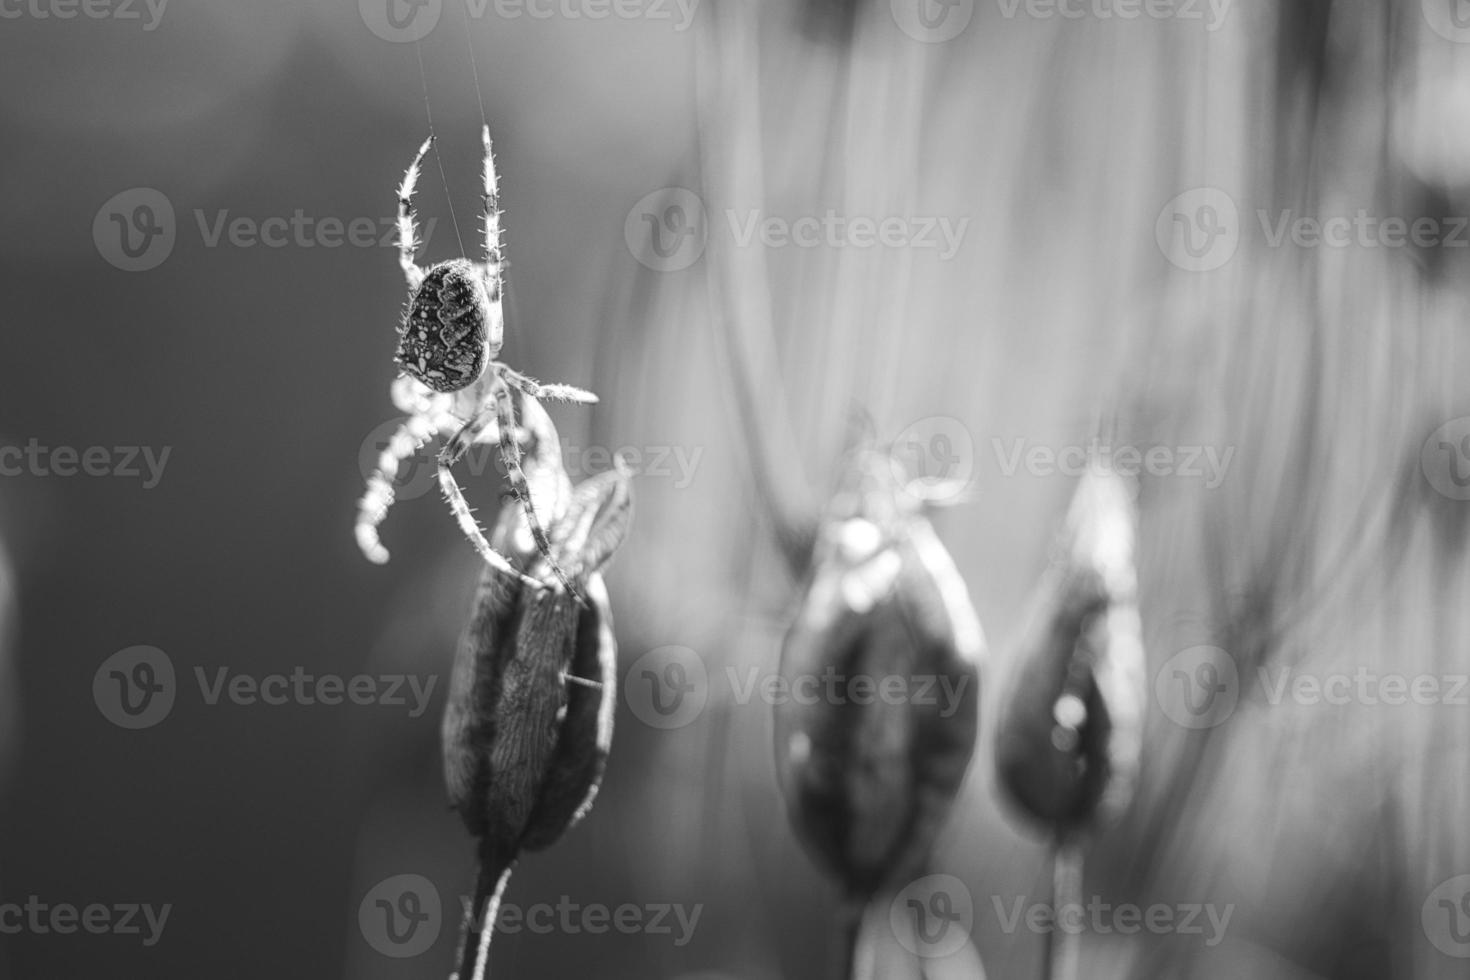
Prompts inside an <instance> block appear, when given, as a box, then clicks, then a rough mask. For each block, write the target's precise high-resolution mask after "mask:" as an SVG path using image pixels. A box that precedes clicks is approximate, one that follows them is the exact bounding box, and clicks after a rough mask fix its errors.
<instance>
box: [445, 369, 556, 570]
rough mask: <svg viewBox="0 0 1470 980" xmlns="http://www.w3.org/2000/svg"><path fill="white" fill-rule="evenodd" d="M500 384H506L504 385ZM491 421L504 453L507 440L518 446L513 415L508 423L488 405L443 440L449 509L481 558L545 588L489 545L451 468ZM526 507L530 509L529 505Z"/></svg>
mask: <svg viewBox="0 0 1470 980" xmlns="http://www.w3.org/2000/svg"><path fill="white" fill-rule="evenodd" d="M497 387H499V388H501V389H503V388H504V386H503V385H499V386H497ZM491 423H498V424H497V428H498V429H499V432H500V451H501V453H502V454H503V453H504V452H505V447H506V445H507V444H509V445H510V446H512V447H514V446H515V444H516V436H515V431H514V429H515V421H514V419H511V420H510V423H509V427H507V425H506V423H505V422H504V421H503V420H501V419H500V417H499V413H498V409H497V407H492V406H486V407H485V408H484V409H482V410H481V411H480V412H479V413H477V414H476V415H475V417H474V418H472V419H470V420H469V421H468V422H466V423H465V424H464V426H463V427H462V428H460V430H459V431H458V432H456V433H455V434H454V437H453V438H451V439H450V440H449V441H448V442H447V443H445V444H444V448H443V449H441V450H439V488H440V489H441V490H443V491H444V498H445V499H446V500H448V501H449V510H450V513H452V514H454V519H455V520H456V521H458V522H459V529H460V531H462V532H463V533H464V536H465V537H466V538H469V541H470V544H472V545H474V547H475V551H477V552H478V553H479V555H480V557H481V558H483V559H484V560H485V561H486V562H487V563H488V564H489V565H490V566H491V567H492V568H494V569H495V570H496V571H498V572H501V573H503V574H505V575H509V576H512V577H513V578H517V579H519V580H520V581H521V582H523V583H525V584H526V585H530V586H531V587H533V588H537V589H541V588H545V586H544V585H542V584H541V583H540V582H538V581H536V580H535V579H534V578H532V577H531V576H529V575H526V574H524V573H523V572H518V571H516V570H515V568H513V567H512V566H511V564H510V562H509V561H507V560H506V559H505V556H503V555H501V554H500V552H498V551H496V550H495V549H494V548H492V547H490V542H489V541H487V540H485V532H484V531H482V530H480V525H479V522H477V521H476V520H475V515H474V514H473V513H472V512H471V511H470V505H469V504H468V503H467V502H466V501H465V499H464V492H463V491H462V490H460V488H459V483H458V481H456V480H455V479H454V473H453V472H452V470H451V469H450V468H451V467H452V466H454V464H455V463H457V462H459V460H460V459H461V458H462V457H463V456H464V454H465V453H466V452H467V451H468V450H469V448H470V446H472V445H473V444H474V443H475V442H476V441H478V440H479V438H480V435H481V434H482V433H483V432H484V431H485V429H486V428H487V427H488V426H490V424H491ZM527 510H528V511H529V508H527Z"/></svg>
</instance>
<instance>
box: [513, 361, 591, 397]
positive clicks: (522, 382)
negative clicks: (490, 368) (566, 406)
mask: <svg viewBox="0 0 1470 980" xmlns="http://www.w3.org/2000/svg"><path fill="white" fill-rule="evenodd" d="M501 373H502V374H503V375H504V376H505V380H506V381H507V382H509V383H510V384H512V385H515V387H516V388H518V389H519V390H520V391H523V392H525V393H526V394H528V395H530V396H531V397H532V398H549V399H551V400H553V401H559V402H576V403H577V404H579V405H595V404H596V403H597V396H596V395H594V394H593V393H592V392H590V391H587V390H585V389H582V388H578V387H575V386H574V385H563V384H542V383H541V382H540V381H537V380H536V379H535V378H532V377H528V376H526V375H524V374H521V373H520V372H519V371H513V370H511V369H510V368H508V367H504V366H502V368H501Z"/></svg>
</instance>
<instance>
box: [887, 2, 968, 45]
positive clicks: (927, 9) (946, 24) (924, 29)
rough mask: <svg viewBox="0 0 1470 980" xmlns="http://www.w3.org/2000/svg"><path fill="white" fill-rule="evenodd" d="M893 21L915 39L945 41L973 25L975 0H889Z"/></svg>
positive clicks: (934, 42)
mask: <svg viewBox="0 0 1470 980" xmlns="http://www.w3.org/2000/svg"><path fill="white" fill-rule="evenodd" d="M888 6H889V10H890V11H891V12H892V14H893V22H894V23H895V24H897V25H898V29H899V30H901V31H903V32H904V33H905V34H907V35H908V36H909V37H911V38H913V39H914V40H915V41H921V42H923V43H924V44H941V43H943V42H945V41H951V40H953V39H954V38H956V37H959V36H960V34H961V33H962V32H963V31H964V29H965V28H966V27H969V26H970V18H971V17H974V16H975V0H889V4H888Z"/></svg>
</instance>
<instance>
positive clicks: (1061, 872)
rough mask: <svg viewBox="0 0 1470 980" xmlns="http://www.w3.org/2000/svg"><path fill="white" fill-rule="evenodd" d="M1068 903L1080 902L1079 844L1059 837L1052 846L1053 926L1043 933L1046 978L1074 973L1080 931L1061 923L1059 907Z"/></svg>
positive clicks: (1066, 979)
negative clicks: (1065, 926)
mask: <svg viewBox="0 0 1470 980" xmlns="http://www.w3.org/2000/svg"><path fill="white" fill-rule="evenodd" d="M1070 905H1076V906H1077V907H1078V908H1081V906H1082V847H1081V845H1080V844H1079V843H1078V842H1077V841H1075V840H1072V839H1069V838H1066V837H1059V838H1058V840H1057V842H1056V845H1055V846H1054V847H1053V849H1052V879H1051V913H1052V928H1051V931H1050V932H1048V933H1047V934H1046V959H1045V971H1046V972H1045V977H1046V980H1074V978H1075V977H1076V976H1077V962H1078V952H1079V946H1080V943H1081V938H1080V933H1079V934H1078V935H1074V934H1072V933H1070V932H1068V931H1067V930H1065V929H1063V928H1062V926H1061V910H1062V907H1063V906H1070Z"/></svg>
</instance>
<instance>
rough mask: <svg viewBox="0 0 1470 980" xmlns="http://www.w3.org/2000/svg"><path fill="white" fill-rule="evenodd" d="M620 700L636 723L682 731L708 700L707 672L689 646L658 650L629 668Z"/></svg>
mask: <svg viewBox="0 0 1470 980" xmlns="http://www.w3.org/2000/svg"><path fill="white" fill-rule="evenodd" d="M623 697H624V698H626V699H627V701H628V707H629V708H630V709H631V710H632V712H633V714H634V715H635V716H636V717H637V718H638V720H639V721H641V722H643V723H644V724H645V725H648V726H649V727H651V728H663V729H673V728H683V727H684V726H685V725H687V724H689V723H690V722H692V721H694V719H696V718H698V717H699V716H700V714H701V713H702V712H703V711H704V706H705V704H706V703H707V702H708V701H709V672H708V671H707V670H706V669H705V666H704V660H703V658H701V657H700V656H699V654H697V653H695V652H694V651H693V650H691V649H689V648H688V647H680V646H667V647H657V648H655V649H653V650H650V651H648V652H647V653H645V654H644V655H643V656H641V657H639V658H638V659H637V660H635V661H633V666H631V667H629V668H628V674H627V676H626V677H625V678H624V679H623Z"/></svg>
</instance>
